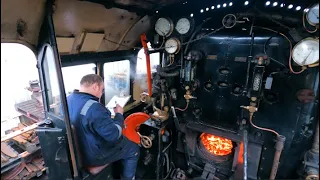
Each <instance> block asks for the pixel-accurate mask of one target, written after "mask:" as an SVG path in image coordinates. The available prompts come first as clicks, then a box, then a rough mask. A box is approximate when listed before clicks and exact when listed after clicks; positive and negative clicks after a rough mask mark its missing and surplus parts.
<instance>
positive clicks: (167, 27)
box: [155, 18, 173, 37]
mask: <svg viewBox="0 0 320 180" xmlns="http://www.w3.org/2000/svg"><path fill="white" fill-rule="evenodd" d="M155 30H156V32H157V33H158V34H159V35H160V36H166V37H168V36H170V34H171V33H172V31H173V23H172V21H171V20H170V19H166V18H159V19H158V20H157V22H156V24H155Z"/></svg>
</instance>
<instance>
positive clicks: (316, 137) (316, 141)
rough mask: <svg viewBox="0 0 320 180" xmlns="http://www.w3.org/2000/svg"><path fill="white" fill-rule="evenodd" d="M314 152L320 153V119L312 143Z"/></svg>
mask: <svg viewBox="0 0 320 180" xmlns="http://www.w3.org/2000/svg"><path fill="white" fill-rule="evenodd" d="M311 150H312V151H313V152H314V153H318V154H319V121H318V123H317V129H316V133H315V134H314V140H313V144H312V149H311Z"/></svg>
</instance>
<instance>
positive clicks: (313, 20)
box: [307, 4, 319, 25]
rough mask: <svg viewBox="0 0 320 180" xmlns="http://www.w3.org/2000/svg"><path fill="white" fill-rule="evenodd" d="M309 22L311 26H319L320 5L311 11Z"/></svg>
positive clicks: (309, 12)
mask: <svg viewBox="0 0 320 180" xmlns="http://www.w3.org/2000/svg"><path fill="white" fill-rule="evenodd" d="M307 20H308V22H309V23H310V24H311V25H317V24H319V4H316V5H314V6H312V7H311V8H310V9H309V11H308V13H307Z"/></svg>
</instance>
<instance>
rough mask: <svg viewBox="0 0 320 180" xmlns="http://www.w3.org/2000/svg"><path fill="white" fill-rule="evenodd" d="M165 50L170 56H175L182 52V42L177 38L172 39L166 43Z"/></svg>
mask: <svg viewBox="0 0 320 180" xmlns="http://www.w3.org/2000/svg"><path fill="white" fill-rule="evenodd" d="M165 50H166V51H167V52H168V53H169V54H175V53H177V52H178V51H179V50H180V41H179V40H178V39H176V38H170V39H168V40H167V41H166V43H165Z"/></svg>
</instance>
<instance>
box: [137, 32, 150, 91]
mask: <svg viewBox="0 0 320 180" xmlns="http://www.w3.org/2000/svg"><path fill="white" fill-rule="evenodd" d="M140 40H141V44H142V46H143V48H144V54H145V55H146V61H147V63H146V64H147V78H148V94H149V96H152V83H151V67H150V55H149V52H148V45H147V36H146V34H145V33H143V34H141V36H140Z"/></svg>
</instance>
